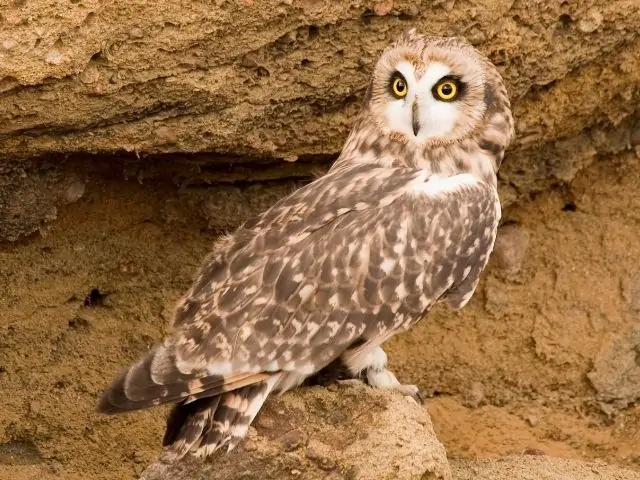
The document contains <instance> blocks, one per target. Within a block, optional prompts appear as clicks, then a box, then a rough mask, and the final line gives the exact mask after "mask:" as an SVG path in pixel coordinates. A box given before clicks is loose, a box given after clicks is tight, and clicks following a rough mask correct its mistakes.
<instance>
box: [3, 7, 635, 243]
mask: <svg viewBox="0 0 640 480" xmlns="http://www.w3.org/2000/svg"><path fill="white" fill-rule="evenodd" d="M409 26H415V27H417V28H418V30H419V31H421V32H424V33H430V34H437V35H462V36H465V37H466V38H468V39H469V40H470V41H471V42H472V43H473V44H475V45H476V46H477V47H478V48H479V49H480V50H481V51H482V52H483V53H485V54H486V55H488V56H489V58H490V59H491V60H492V61H493V62H494V63H495V64H496V65H497V66H498V68H499V69H500V71H501V72H502V73H503V75H504V77H505V80H506V83H507V86H508V89H509V91H510V94H511V96H512V99H513V105H514V114H515V117H516V119H517V133H518V138H517V141H516V143H515V144H514V146H513V147H512V149H511V151H510V152H508V154H507V158H506V160H505V162H504V165H503V168H502V170H501V175H500V176H501V184H500V189H501V194H502V199H503V203H504V204H505V205H506V204H509V203H511V202H513V201H515V200H517V199H518V198H520V197H522V196H525V195H527V194H529V193H531V192H534V191H537V190H541V189H545V188H547V187H548V186H550V185H553V184H555V183H557V182H566V181H569V180H571V179H572V178H573V176H575V174H576V172H577V171H579V170H580V169H581V168H583V167H584V166H585V165H588V164H589V163H590V162H591V161H593V159H594V158H595V157H596V156H597V155H598V154H602V153H609V152H616V151H619V150H621V149H624V148H628V147H630V146H632V145H633V144H634V143H637V141H636V140H637V138H636V137H637V125H638V118H637V115H635V116H634V114H635V112H636V110H637V106H638V104H640V89H639V88H638V72H640V37H639V36H638V34H637V32H638V31H640V4H638V2H636V1H634V0H617V1H604V0H589V1H584V2H514V1H513V0H486V1H483V2H477V1H474V2H471V1H469V0H466V1H465V0H459V1H453V0H446V1H436V2H426V1H424V2H421V3H416V2H413V1H400V0H389V1H386V0H385V1H380V2H363V1H348V2H346V1H345V2H321V1H316V0H288V1H275V0H272V1H265V2H255V1H253V0H245V1H243V2H226V1H218V2H215V6H214V4H211V2H189V4H188V5H186V6H185V5H183V4H181V3H177V2H162V3H160V4H158V2H153V1H143V2H136V3H133V4H132V3H131V2H127V1H124V0H116V1H113V2H108V3H106V4H105V3H104V2H98V1H97V0H87V1H83V2H69V3H65V4H61V3H59V2H52V1H50V0H38V1H32V2H12V3H11V5H7V6H3V8H2V11H1V13H0V162H4V163H6V162H8V161H15V160H16V159H26V158H29V157H34V156H41V155H48V154H52V153H63V154H67V153H70V152H80V153H95V152H101V153H107V154H114V153H118V152H123V151H124V152H135V153H136V154H141V155H145V154H150V153H168V152H181V153H193V152H217V153H218V154H227V153H232V154H234V155H236V157H237V156H240V157H242V156H250V157H253V158H255V159H262V160H264V159H267V160H269V161H271V162H273V163H275V164H276V165H277V166H278V167H279V168H281V169H282V170H281V171H280V173H279V175H280V176H281V177H285V176H287V175H288V173H287V172H288V171H289V169H290V167H289V166H288V164H287V162H286V161H294V160H296V159H300V158H303V159H305V158H309V156H312V157H313V156H321V158H322V159H324V160H325V161H327V162H328V161H330V159H331V158H332V157H333V156H335V155H336V154H337V153H338V152H339V151H340V148H341V146H342V143H343V141H344V139H345V137H346V135H347V133H348V131H349V129H350V128H351V123H352V120H353V117H354V116H355V115H356V113H357V111H358V109H359V103H360V101H361V98H362V96H363V92H364V89H365V85H366V83H367V80H368V77H369V74H370V71H371V69H372V66H373V63H374V62H375V60H376V58H377V57H378V55H379V53H380V51H381V50H382V49H383V48H384V47H385V46H387V45H388V44H389V42H391V41H393V40H394V39H395V38H397V36H398V35H399V34H400V32H401V31H402V30H403V29H404V28H405V27H409ZM314 158H315V157H314ZM256 161H257V160H256ZM149 162H157V159H150V160H149ZM214 163H215V162H214ZM218 171H219V172H222V171H224V168H221V169H220V170H218ZM0 175H1V174H0ZM208 175H209V176H211V172H210V171H209V173H208ZM4 181H5V183H7V182H10V183H14V182H19V181H20V179H19V178H18V177H15V176H5V178H4ZM51 207H52V208H55V205H52V206H51ZM45 210H47V209H45ZM48 210H50V208H49V209H48ZM43 211H44V210H43ZM3 213H4V212H3ZM39 218H40V220H39V221H43V222H46V221H47V215H45V214H44V213H42V214H41V215H40V216H39ZM26 230H29V229H26ZM34 230H35V229H34V228H31V231H34ZM2 236H3V237H4V238H8V237H9V236H8V235H2Z"/></svg>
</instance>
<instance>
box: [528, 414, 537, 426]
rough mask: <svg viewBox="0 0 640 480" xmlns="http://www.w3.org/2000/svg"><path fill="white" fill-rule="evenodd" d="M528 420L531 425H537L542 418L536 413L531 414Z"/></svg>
mask: <svg viewBox="0 0 640 480" xmlns="http://www.w3.org/2000/svg"><path fill="white" fill-rule="evenodd" d="M526 420H527V423H528V424H529V426H530V427H537V426H538V424H539V423H540V419H539V418H538V417H536V416H535V415H529V416H528V417H527V418H526Z"/></svg>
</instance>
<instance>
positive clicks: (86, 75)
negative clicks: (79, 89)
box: [78, 65, 100, 85]
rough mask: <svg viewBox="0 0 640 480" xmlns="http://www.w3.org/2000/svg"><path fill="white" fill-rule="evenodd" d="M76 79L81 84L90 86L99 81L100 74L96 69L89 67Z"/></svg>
mask: <svg viewBox="0 0 640 480" xmlns="http://www.w3.org/2000/svg"><path fill="white" fill-rule="evenodd" d="M78 78H79V79H80V81H81V82H82V83H84V84H86V85H90V84H92V83H96V82H97V81H98V80H99V79H100V72H98V69H97V68H95V67H94V66H92V65H89V66H88V67H87V68H85V69H84V70H83V71H82V73H81V74H80V75H79V76H78Z"/></svg>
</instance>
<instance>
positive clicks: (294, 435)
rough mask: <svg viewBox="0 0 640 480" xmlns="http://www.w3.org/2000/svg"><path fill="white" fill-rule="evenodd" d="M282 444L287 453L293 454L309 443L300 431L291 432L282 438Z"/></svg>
mask: <svg viewBox="0 0 640 480" xmlns="http://www.w3.org/2000/svg"><path fill="white" fill-rule="evenodd" d="M280 443H281V444H282V448H283V449H284V451H285V452H292V451H294V450H297V449H298V448H300V447H302V446H303V445H305V444H306V443H307V439H306V437H305V435H304V433H302V432H301V431H300V430H291V431H290V432H287V433H285V434H284V435H282V436H281V437H280Z"/></svg>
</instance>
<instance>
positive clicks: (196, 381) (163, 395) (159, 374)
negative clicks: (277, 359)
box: [98, 345, 270, 414]
mask: <svg viewBox="0 0 640 480" xmlns="http://www.w3.org/2000/svg"><path fill="white" fill-rule="evenodd" d="M176 364H177V362H176V358H175V355H174V353H173V350H172V349H171V347H167V346H164V345H156V346H155V347H154V348H153V349H151V350H150V351H149V352H147V353H146V354H145V355H143V356H142V357H140V359H138V361H137V362H135V363H133V364H132V365H130V366H129V367H127V368H125V369H123V370H122V371H121V372H120V374H119V375H118V376H117V377H116V379H115V380H114V381H113V382H112V383H111V385H110V386H109V388H107V390H106V391H105V392H103V394H102V396H101V397H100V401H99V403H98V411H99V412H101V413H108V414H113V413H124V412H129V411H132V410H140V409H143V408H149V407H152V406H154V405H160V404H165V403H188V402H192V401H194V400H197V399H199V398H202V397H214V396H216V395H220V394H222V393H224V392H228V391H231V390H236V389H238V388H241V387H244V386H246V385H251V384H253V383H257V382H259V381H260V380H263V379H266V378H268V377H269V376H270V374H268V373H256V372H239V373H230V374H226V375H208V374H206V372H205V374H204V375H198V373H197V372H194V373H192V374H185V373H183V372H181V371H180V370H179V369H178V368H177V366H176Z"/></svg>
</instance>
